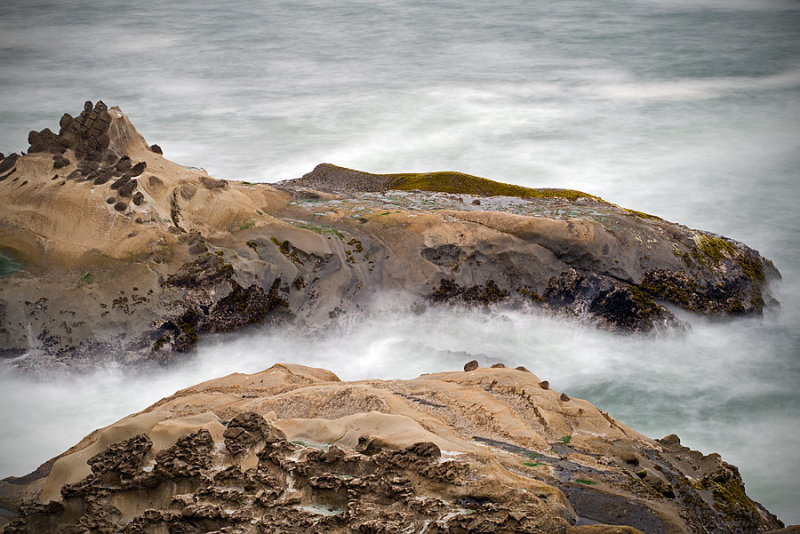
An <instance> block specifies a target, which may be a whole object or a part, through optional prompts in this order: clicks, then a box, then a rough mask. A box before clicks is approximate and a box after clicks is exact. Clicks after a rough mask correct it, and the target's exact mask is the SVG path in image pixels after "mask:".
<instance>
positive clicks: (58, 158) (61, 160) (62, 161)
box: [53, 154, 69, 169]
mask: <svg viewBox="0 0 800 534" xmlns="http://www.w3.org/2000/svg"><path fill="white" fill-rule="evenodd" d="M67 165H69V160H68V159H67V158H65V157H64V156H62V155H60V154H56V155H55V156H53V168H54V169H62V168H64V167H66V166H67Z"/></svg>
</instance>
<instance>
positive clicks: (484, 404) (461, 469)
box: [3, 364, 782, 533]
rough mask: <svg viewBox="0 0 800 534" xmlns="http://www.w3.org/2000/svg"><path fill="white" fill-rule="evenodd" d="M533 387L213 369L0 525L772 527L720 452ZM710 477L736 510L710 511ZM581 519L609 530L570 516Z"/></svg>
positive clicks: (116, 429) (502, 376)
mask: <svg viewBox="0 0 800 534" xmlns="http://www.w3.org/2000/svg"><path fill="white" fill-rule="evenodd" d="M539 383H540V380H539V378H538V377H536V376H535V375H534V374H532V373H519V372H517V371H516V370H512V369H504V368H478V369H475V370H473V371H471V372H470V373H463V372H451V373H436V374H430V375H423V376H421V377H419V378H416V379H413V380H392V381H380V380H364V381H358V382H341V381H340V380H339V379H338V378H337V377H336V376H335V375H334V374H333V373H330V372H328V371H325V370H322V369H312V368H308V367H303V366H298V365H288V364H278V365H275V366H273V367H271V368H270V369H267V370H265V371H262V372H260V373H255V374H252V375H245V374H233V375H229V376H226V377H223V378H220V379H217V380H211V381H208V382H204V383H202V384H198V385H196V386H192V387H190V388H187V389H184V390H182V391H179V392H177V393H176V394H174V395H172V396H171V397H168V398H165V399H162V400H161V401H159V402H157V403H156V404H154V405H153V406H151V407H150V408H148V409H146V410H144V411H143V412H141V413H139V414H134V415H131V416H129V417H126V418H125V419H122V420H120V421H119V422H117V423H115V424H113V425H110V426H108V427H106V428H103V429H100V430H97V431H95V432H93V433H92V434H90V435H89V436H87V437H86V438H84V439H83V440H82V441H81V442H80V443H78V444H77V445H76V446H74V447H73V448H71V449H70V450H69V451H67V452H65V453H64V454H63V455H62V456H60V457H59V458H57V459H56V460H55V461H54V462H52V463H50V464H47V465H46V466H43V468H42V469H40V470H39V471H38V472H37V473H34V474H32V475H30V477H29V480H28V484H27V485H24V486H23V485H17V486H15V487H16V490H17V491H16V494H15V495H16V497H14V496H8V495H7V496H6V498H5V500H4V501H3V502H4V503H5V505H21V503H20V500H19V499H21V498H22V497H23V496H26V495H27V496H29V497H35V499H36V500H38V502H40V503H41V504H22V505H21V511H22V512H23V513H22V514H21V515H20V517H19V519H17V520H16V521H14V522H12V523H11V525H10V526H9V527H7V529H6V532H8V533H11V532H14V533H17V532H33V531H36V532H41V533H47V532H55V531H57V529H58V528H64V527H67V526H69V525H70V524H77V523H78V522H80V523H81V524H84V525H85V524H92V525H95V527H94V528H96V529H97V530H95V531H96V532H119V531H122V532H137V530H136V529H156V530H158V529H162V530H163V529H174V530H177V529H180V528H182V526H185V525H189V524H192V525H197V524H198V522H202V521H218V522H219V523H216V524H217V525H218V526H222V525H228V526H230V527H232V528H235V529H238V530H237V531H240V532H263V531H280V530H281V529H286V528H290V527H291V528H295V529H297V528H300V529H301V530H302V531H306V532H312V531H313V532H336V533H338V532H342V533H344V532H352V531H358V530H359V529H367V530H369V529H374V528H377V527H378V526H381V528H389V527H392V525H394V526H397V527H398V528H403V529H412V530H413V531H415V532H452V531H462V530H459V529H464V530H463V531H467V532H469V531H489V532H495V531H497V532H499V531H502V532H547V533H549V532H565V533H581V532H585V533H590V532H620V533H622V532H640V531H641V532H686V533H688V532H696V531H703V530H709V531H715V530H716V531H725V532H756V531H764V530H767V529H770V528H779V527H781V526H782V525H781V524H780V523H779V522H778V521H777V519H775V517H774V516H771V515H770V514H769V513H768V512H767V511H766V510H764V509H763V508H762V507H761V506H760V505H758V504H757V503H754V502H753V501H751V500H749V499H748V498H747V497H745V496H744V492H743V488H742V485H741V479H740V478H739V476H738V472H737V471H736V470H735V468H734V467H732V466H730V465H728V464H726V463H724V462H723V461H722V460H721V459H720V458H719V456H718V455H710V456H703V455H702V454H700V453H698V452H695V451H689V449H686V448H685V447H681V446H680V445H679V441H678V442H676V440H675V439H670V440H668V442H669V446H670V449H665V448H664V447H662V445H661V444H660V443H659V442H658V441H654V440H651V439H649V438H647V437H645V436H643V435H641V434H639V433H637V432H636V431H634V430H632V429H630V428H628V427H626V426H625V425H622V424H621V423H617V422H615V424H613V425H611V426H609V416H608V414H605V413H604V412H601V411H600V410H598V409H597V408H595V407H594V406H592V405H591V404H589V403H588V402H586V401H584V400H581V399H572V400H571V402H570V403H569V404H563V403H561V402H560V401H559V397H558V394H557V393H555V392H553V391H552V390H545V389H542V388H541V387H540V386H539ZM489 384H493V385H492V387H491V389H488V388H487V386H488V385H489ZM333 399H336V402H333ZM578 407H579V408H578ZM567 436H568V438H567ZM634 460H635V461H634ZM641 467H645V468H646V469H647V471H648V473H650V474H648V475H647V476H646V477H645V478H644V479H642V478H640V477H639V476H638V475H637V472H638V471H639V470H640V469H641ZM715 484H724V485H725V488H726V489H727V491H728V494H731V495H734V494H735V495H737V497H736V506H739V507H741V509H742V510H748V513H747V514H738V513H733V514H732V513H730V510H731V508H724V507H723V508H720V505H719V503H718V502H717V501H716V500H715V497H714V492H713V489H714V487H715ZM667 495H670V496H667ZM15 498H16V499H17V500H16V501H15V500H14V499H15ZM47 503H51V504H50V505H48V504H47ZM724 510H728V512H726V511H724ZM578 517H582V518H585V519H590V520H593V521H597V522H600V523H604V522H613V523H615V525H593V526H582V527H575V526H573V525H574V524H575V522H576V521H577V518H578ZM392 528H394V527H392ZM426 529H427V530H426ZM487 529H488V530H487Z"/></svg>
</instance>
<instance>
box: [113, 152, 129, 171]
mask: <svg viewBox="0 0 800 534" xmlns="http://www.w3.org/2000/svg"><path fill="white" fill-rule="evenodd" d="M132 166H133V164H132V163H131V158H129V157H128V156H122V157H121V158H119V161H118V162H117V164H116V165H115V168H116V169H117V172H119V173H124V172H128V171H129V170H131V167H132Z"/></svg>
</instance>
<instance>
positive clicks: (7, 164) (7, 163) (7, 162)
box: [0, 153, 19, 173]
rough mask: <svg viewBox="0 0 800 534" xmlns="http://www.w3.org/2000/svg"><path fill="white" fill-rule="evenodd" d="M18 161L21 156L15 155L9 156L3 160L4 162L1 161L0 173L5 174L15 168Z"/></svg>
mask: <svg viewBox="0 0 800 534" xmlns="http://www.w3.org/2000/svg"><path fill="white" fill-rule="evenodd" d="M17 159H19V155H18V154H15V153H12V154H9V155H8V156H6V157H5V158H3V160H2V161H0V173H4V172H6V171H8V170H10V169H12V168H14V166H15V165H16V164H17Z"/></svg>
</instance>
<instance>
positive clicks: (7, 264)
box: [0, 251, 22, 278]
mask: <svg viewBox="0 0 800 534" xmlns="http://www.w3.org/2000/svg"><path fill="white" fill-rule="evenodd" d="M21 266H22V265H21V264H20V263H19V262H18V261H17V260H15V259H14V258H10V257H9V256H6V255H5V254H3V252H2V251H0V278H5V277H7V276H11V275H12V274H14V273H15V272H17V271H19V268H20V267H21Z"/></svg>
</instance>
